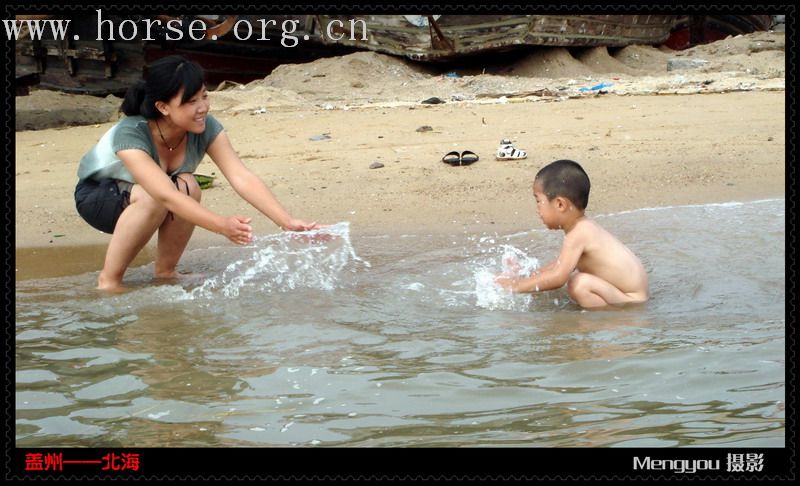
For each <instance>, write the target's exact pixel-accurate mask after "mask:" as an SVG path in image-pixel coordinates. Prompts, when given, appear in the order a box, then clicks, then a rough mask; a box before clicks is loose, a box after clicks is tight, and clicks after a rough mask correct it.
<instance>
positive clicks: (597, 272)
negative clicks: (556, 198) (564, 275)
mask: <svg viewBox="0 0 800 486" xmlns="http://www.w3.org/2000/svg"><path fill="white" fill-rule="evenodd" d="M568 245H569V246H570V247H574V248H572V249H570V248H568ZM564 247H565V248H566V251H579V253H578V258H577V263H576V265H575V269H576V270H578V271H579V272H582V273H587V274H590V275H594V276H596V277H598V278H600V279H603V280H605V281H606V282H608V283H609V284H611V285H613V286H614V287H616V288H617V289H618V290H619V291H620V292H622V293H623V294H626V295H628V296H629V297H631V298H633V299H634V300H636V301H638V300H642V301H644V300H647V297H648V293H649V292H648V279H647V272H646V271H645V269H644V266H643V265H642V262H641V260H639V258H638V257H637V256H636V255H634V253H633V252H632V251H631V250H630V249H629V248H628V247H627V246H625V245H624V244H623V243H622V242H621V241H619V239H617V238H616V237H615V236H614V235H612V234H611V233H609V232H608V231H606V230H605V228H603V227H602V226H600V225H599V224H597V223H596V222H595V221H592V220H591V219H589V218H586V217H584V218H582V219H580V220H579V221H578V222H577V223H576V224H575V227H573V228H572V231H570V232H569V233H567V235H566V236H565V237H564ZM565 248H562V254H563V253H564V252H565ZM562 256H563V255H562ZM560 259H561V258H560Z"/></svg>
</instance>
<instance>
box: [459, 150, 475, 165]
mask: <svg viewBox="0 0 800 486" xmlns="http://www.w3.org/2000/svg"><path fill="white" fill-rule="evenodd" d="M477 161H478V154H476V153H475V152H473V151H471V150H465V151H463V152H461V165H469V164H474V163H475V162H477Z"/></svg>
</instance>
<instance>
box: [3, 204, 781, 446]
mask: <svg viewBox="0 0 800 486" xmlns="http://www.w3.org/2000/svg"><path fill="white" fill-rule="evenodd" d="M596 220H597V221H598V222H599V223H600V224H602V225H603V226H605V227H606V228H608V229H609V230H610V231H611V232H612V233H614V234H616V235H617V236H619V237H620V239H622V240H623V241H624V242H626V243H627V244H628V245H629V246H630V247H631V248H632V249H633V250H634V252H635V253H637V254H638V255H640V257H641V258H642V260H643V262H644V264H645V266H646V268H647V269H648V271H649V273H650V282H651V293H652V300H651V301H650V302H649V303H647V304H645V305H641V306H634V307H628V308H623V309H615V310H606V311H594V312H586V311H582V310H581V309H580V308H579V307H577V306H576V305H575V304H574V303H572V302H570V301H569V297H568V295H567V294H566V292H565V291H564V290H558V291H552V292H545V293H542V294H539V295H536V296H534V297H531V296H511V295H508V294H505V293H503V292H501V291H499V290H498V289H497V288H496V287H494V285H493V284H492V276H493V275H494V274H497V273H500V272H501V271H503V265H504V264H503V260H504V257H505V256H508V255H517V256H518V257H519V258H520V259H521V261H522V263H524V264H525V265H527V266H528V267H529V268H531V267H535V266H536V265H538V264H539V263H541V264H544V263H547V262H548V261H549V260H550V259H551V258H553V257H554V256H555V255H556V254H557V251H558V248H559V244H560V242H561V238H562V234H561V233H560V232H556V231H546V230H540V229H536V230H531V231H525V232H521V233H518V234H513V235H495V234H489V233H487V234H480V235H471V234H459V235H454V236H441V235H440V236H430V235H404V236H402V237H395V238H390V237H388V236H377V237H376V236H370V237H366V236H359V235H358V234H354V235H350V231H349V230H350V228H349V227H348V225H347V224H346V223H341V224H339V225H336V226H334V227H332V228H331V229H330V230H327V231H326V233H327V234H332V235H333V236H334V237H332V238H331V239H329V240H328V241H319V240H314V241H305V240H298V239H296V238H291V237H289V235H274V236H269V237H261V238H259V239H258V240H257V241H256V243H255V244H254V245H253V246H251V247H247V248H239V247H232V246H223V247H216V248H209V249H204V250H196V251H192V252H190V253H189V254H187V255H186V256H185V258H184V262H183V265H182V268H183V269H185V270H191V271H193V272H199V273H202V274H203V275H204V277H202V276H196V277H188V278H183V279H182V280H179V281H178V282H156V283H154V282H152V281H151V279H150V274H151V271H152V265H146V266H143V267H138V268H134V269H132V270H131V271H130V272H129V274H128V276H127V277H126V283H127V284H128V285H130V289H129V290H128V291H127V292H125V293H122V294H118V295H108V294H102V293H98V292H96V291H95V290H94V289H93V286H94V281H95V278H96V273H83V274H81V275H74V276H67V277H58V278H50V279H36V280H23V281H18V282H17V284H16V438H17V446H18V447H36V446H88V447H104V446H125V447H137V446H142V447H151V446H165V447H189V446H200V447H204V446H292V445H297V446H475V445H499V446H559V447H574V446H580V447H583V446H618V447H634V446H635V447H650V446H656V447H661V446H725V447H765V446H766V447H770V446H778V447H783V446H785V429H784V421H785V411H784V404H785V349H784V348H785V323H786V320H785V270H784V263H785V244H784V239H785V201H784V200H783V199H777V200H768V201H757V202H748V203H730V204H722V205H704V206H686V207H673V208H659V209H649V210H638V211H631V212H626V213H619V214H614V215H605V216H599V217H596ZM530 224H531V225H532V226H534V227H537V228H539V227H540V224H538V222H536V221H531V222H530Z"/></svg>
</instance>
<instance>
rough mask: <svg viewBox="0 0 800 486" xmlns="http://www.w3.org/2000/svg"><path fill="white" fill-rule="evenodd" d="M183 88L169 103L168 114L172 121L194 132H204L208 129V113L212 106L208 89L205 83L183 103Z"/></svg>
mask: <svg viewBox="0 0 800 486" xmlns="http://www.w3.org/2000/svg"><path fill="white" fill-rule="evenodd" d="M182 99H183V88H181V90H180V91H178V93H177V94H176V95H175V96H173V97H172V98H171V99H170V100H169V103H167V115H166V117H167V118H169V119H170V121H171V122H172V123H174V124H175V125H177V126H179V127H181V128H183V129H184V130H186V131H189V132H192V133H203V131H205V129H206V115H207V114H208V110H209V109H210V108H211V102H210V100H209V99H208V90H207V89H206V87H205V85H203V86H202V87H201V88H200V89H199V90H197V93H195V94H194V95H192V97H191V98H189V99H188V100H186V102H185V103H181V100H182Z"/></svg>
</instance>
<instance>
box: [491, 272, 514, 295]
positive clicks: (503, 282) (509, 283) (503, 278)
mask: <svg viewBox="0 0 800 486" xmlns="http://www.w3.org/2000/svg"><path fill="white" fill-rule="evenodd" d="M518 281H519V280H518V279H517V278H516V277H509V276H507V275H498V276H497V277H495V278H494V282H495V283H496V284H497V285H499V286H501V287H503V288H504V289H506V290H510V291H512V292H515V291H516V288H517V282H518Z"/></svg>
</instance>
